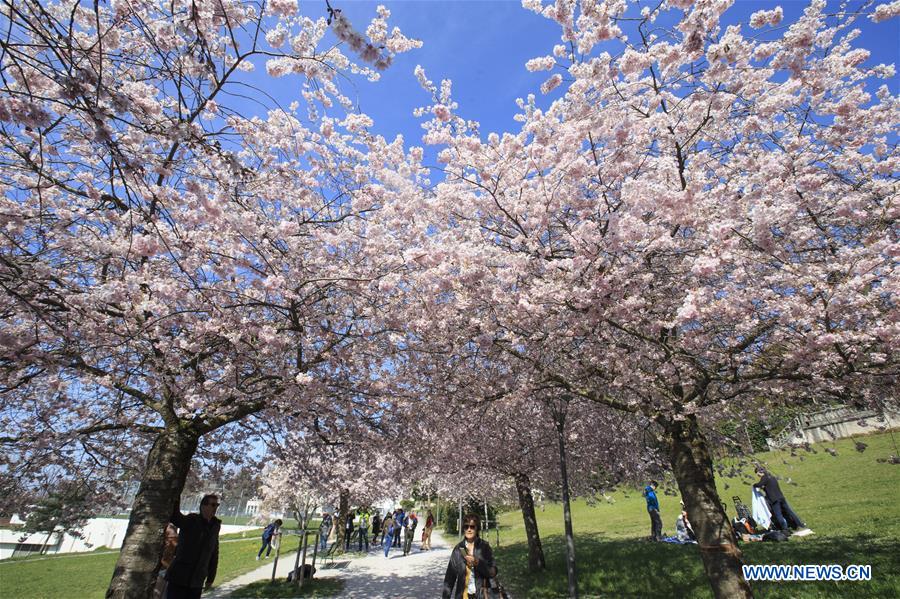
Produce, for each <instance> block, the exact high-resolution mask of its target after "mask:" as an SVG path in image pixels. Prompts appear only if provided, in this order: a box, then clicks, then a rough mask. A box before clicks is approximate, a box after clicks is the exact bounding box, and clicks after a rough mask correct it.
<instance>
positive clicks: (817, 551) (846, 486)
mask: <svg viewBox="0 0 900 599" xmlns="http://www.w3.org/2000/svg"><path fill="white" fill-rule="evenodd" d="M895 437H897V440H898V442H900V434H898V433H895ZM861 440H863V441H864V442H865V443H867V444H868V445H869V447H868V449H867V450H866V451H865V452H864V453H858V452H856V451H855V450H854V449H853V442H852V441H850V440H841V441H837V442H836V443H827V444H821V445H818V446H814V449H815V450H816V453H806V452H803V451H801V452H798V455H797V456H796V457H791V456H790V455H789V454H787V453H784V452H775V453H764V454H759V455H758V456H757V457H758V458H759V459H760V460H761V461H764V462H765V463H767V464H768V465H769V467H770V468H771V470H772V471H773V472H774V473H775V474H776V475H778V476H780V477H782V478H783V479H784V478H786V477H790V478H791V480H792V481H793V482H794V483H796V484H790V483H788V484H785V483H784V482H782V489H783V490H784V492H785V495H786V496H787V498H788V500H789V501H790V502H791V505H792V507H794V509H795V511H796V512H797V513H798V514H799V515H800V517H802V518H803V519H804V520H805V521H806V523H807V524H808V525H809V526H810V527H811V528H812V529H813V530H814V531H816V535H814V536H812V537H807V538H804V539H794V540H792V541H789V542H787V543H780V544H778V543H750V544H744V552H745V561H746V563H753V564H827V563H838V564H843V565H848V564H872V565H873V576H872V577H873V580H872V582H870V583H859V582H840V583H834V582H832V583H756V584H755V585H754V589H755V591H756V594H757V596H760V597H847V596H851V597H893V596H900V501H898V497H897V495H898V491H900V466H897V465H891V464H886V463H878V462H876V458H885V457H887V456H889V455H890V454H892V453H895V450H894V446H893V443H892V441H891V437H890V435H889V434H876V435H871V436H867V437H864V438H861ZM825 447H833V448H835V449H836V450H837V453H838V457H832V456H831V455H829V454H828V453H825V452H824V451H823V449H824V448H825ZM785 462H786V463H785ZM746 474H747V473H745V476H746ZM752 480H755V478H749V477H746V478H744V481H748V482H742V481H741V479H740V478H731V479H724V480H720V481H719V493H720V495H721V497H722V498H723V499H724V500H725V501H726V503H727V504H728V510H729V514H730V515H733V514H734V510H733V508H732V502H731V496H732V495H738V494H739V495H741V497H742V498H743V500H744V501H745V502H749V499H750V497H749V495H750V490H749V484H748V483H749V481H752ZM613 498H614V500H615V503H606V502H603V503H601V504H598V505H596V506H593V507H591V506H589V505H587V504H586V503H584V502H582V501H579V502H575V504H574V505H573V525H574V529H575V534H576V556H577V559H578V567H579V582H580V590H581V592H582V594H584V595H604V596H606V595H609V596H613V595H614V596H629V595H630V596H649V595H658V594H659V593H660V592H666V593H669V594H671V595H674V596H683V595H692V596H698V597H709V596H711V593H710V591H709V587H708V585H707V582H706V579H705V577H704V575H703V570H702V566H701V562H700V558H699V553H698V551H697V548H696V547H694V546H677V545H667V544H652V543H647V542H643V541H642V540H641V539H642V538H643V537H646V536H647V535H648V534H649V529H650V522H649V518H648V516H647V512H646V509H645V504H644V500H643V498H642V497H641V495H640V491H630V492H618V493H615V494H614V495H613ZM678 499H679V498H678V497H677V496H667V495H663V494H660V504H661V511H662V516H663V523H664V529H665V530H666V531H667V533H668V534H673V531H674V527H675V526H674V522H675V518H676V517H677V516H678V510H679V507H678ZM537 515H538V522H539V526H540V531H541V537H542V540H543V541H544V552H545V555H546V557H547V562H548V572H546V573H544V574H541V575H533V574H532V573H530V572H528V571H527V547H526V545H525V532H524V525H523V524H522V517H521V513H520V512H517V511H516V512H510V513H507V514H504V515H503V516H502V517H501V524H502V525H503V527H504V528H503V529H502V532H501V538H500V540H501V544H502V546H501V547H500V548H499V550H498V551H497V558H498V564H499V566H500V568H501V578H502V579H503V581H504V584H505V585H506V586H508V587H509V588H510V590H512V591H516V595H518V596H523V597H524V596H527V597H557V596H564V594H565V589H566V574H565V562H564V558H565V553H564V552H565V549H564V545H563V537H562V534H563V521H562V507H561V506H560V505H558V504H548V505H546V507H545V510H544V511H540V510H538V514H537ZM490 540H491V541H493V535H491V539H490Z"/></svg>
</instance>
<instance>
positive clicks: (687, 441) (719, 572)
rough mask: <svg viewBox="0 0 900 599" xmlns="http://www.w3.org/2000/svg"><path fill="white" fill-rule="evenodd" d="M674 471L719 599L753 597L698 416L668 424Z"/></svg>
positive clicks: (711, 583) (701, 553)
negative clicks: (745, 578) (717, 484)
mask: <svg viewBox="0 0 900 599" xmlns="http://www.w3.org/2000/svg"><path fill="white" fill-rule="evenodd" d="M666 431H667V433H668V435H669V443H670V452H671V460H672V470H673V471H674V473H675V480H676V481H678V488H679V489H680V490H681V496H682V498H683V500H684V504H685V508H686V509H687V512H688V518H689V519H690V521H691V525H692V526H693V528H694V532H695V533H696V535H697V542H698V543H699V544H700V557H701V558H702V559H703V568H704V570H706V577H707V578H708V579H709V584H710V586H711V587H712V590H713V593H715V596H716V597H717V599H726V598H727V599H733V598H739V597H752V596H753V593H752V591H751V590H750V585H749V584H747V581H746V580H744V575H743V571H742V568H741V566H742V565H743V562H742V554H741V550H740V549H738V547H737V544H736V543H735V541H734V536H733V534H732V531H731V524H730V522H729V521H728V516H727V515H726V514H725V511H724V510H723V509H722V502H721V501H720V499H719V493H718V492H717V491H716V481H715V478H714V476H713V465H712V458H711V457H710V454H709V448H708V446H707V444H706V438H705V437H704V436H703V433H702V432H701V431H700V427H699V425H698V423H697V418H696V417H695V416H688V417H687V418H686V419H685V420H676V421H670V422H667V423H666Z"/></svg>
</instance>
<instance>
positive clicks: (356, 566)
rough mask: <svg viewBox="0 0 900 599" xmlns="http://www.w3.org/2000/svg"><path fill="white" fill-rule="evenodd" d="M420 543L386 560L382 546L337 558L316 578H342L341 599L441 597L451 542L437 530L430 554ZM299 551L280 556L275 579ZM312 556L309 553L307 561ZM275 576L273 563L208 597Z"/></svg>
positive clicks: (320, 567) (225, 594) (396, 551)
mask: <svg viewBox="0 0 900 599" xmlns="http://www.w3.org/2000/svg"><path fill="white" fill-rule="evenodd" d="M418 545H419V544H418V543H414V548H413V550H412V552H411V553H410V554H409V555H407V556H405V557H404V555H403V551H402V550H400V549H398V548H392V549H391V552H390V554H389V556H388V557H387V558H386V557H384V552H383V550H382V549H381V547H379V546H376V547H373V548H370V550H369V553H368V554H366V555H365V556H359V557H353V558H352V559H346V558H343V559H342V558H338V559H337V560H335V562H334V564H327V565H326V564H324V563H323V562H317V563H316V578H326V577H327V578H341V579H343V580H344V590H343V592H341V593H340V595H338V596H339V597H348V598H356V599H359V598H363V597H365V598H367V599H380V598H382V597H384V598H390V599H424V598H428V597H440V596H441V585H442V584H443V582H444V572H445V571H446V570H447V562H448V561H449V560H450V549H451V548H452V545H451V544H450V543H448V541H447V540H446V539H444V537H442V536H441V535H440V533H439V532H438V531H434V532H433V533H432V536H431V546H432V550H431V551H419V549H418ZM295 556H296V552H291V553H287V554H284V555H281V556H280V557H279V558H278V569H277V571H276V578H280V579H284V578H286V577H287V575H288V573H289V572H290V571H291V570H292V569H293V567H294V559H295ZM310 559H311V554H307V561H309V560H310ZM271 577H272V562H271V560H270V561H268V562H266V563H265V564H264V565H261V566H260V567H259V568H257V569H256V570H253V571H251V572H248V573H246V574H242V575H241V576H238V577H237V578H235V579H234V580H230V581H228V582H226V583H224V584H222V585H221V586H219V587H216V588H215V589H213V591H212V592H210V593H208V594H205V595H204V596H205V597H210V598H212V597H214V598H217V599H221V598H224V597H228V596H229V595H230V593H231V592H232V591H234V590H236V589H238V588H240V587H242V586H245V585H248V584H250V583H252V582H256V581H258V580H269V579H270V578H271Z"/></svg>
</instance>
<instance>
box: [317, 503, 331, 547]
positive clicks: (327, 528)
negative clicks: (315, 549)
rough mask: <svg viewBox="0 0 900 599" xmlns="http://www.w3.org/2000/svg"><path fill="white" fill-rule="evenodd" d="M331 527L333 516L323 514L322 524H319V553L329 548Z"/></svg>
mask: <svg viewBox="0 0 900 599" xmlns="http://www.w3.org/2000/svg"><path fill="white" fill-rule="evenodd" d="M331 526H332V519H331V514H329V513H328V512H324V513H323V514H322V523H321V524H319V551H325V549H326V547H327V546H328V535H330V534H331Z"/></svg>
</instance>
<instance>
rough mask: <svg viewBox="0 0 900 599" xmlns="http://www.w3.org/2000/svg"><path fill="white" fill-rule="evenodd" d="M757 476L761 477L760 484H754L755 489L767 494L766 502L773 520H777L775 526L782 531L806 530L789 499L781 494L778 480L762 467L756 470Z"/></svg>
mask: <svg viewBox="0 0 900 599" xmlns="http://www.w3.org/2000/svg"><path fill="white" fill-rule="evenodd" d="M756 474H757V475H759V482H758V483H754V485H753V487H754V488H756V489H760V490H761V491H763V492H764V493H765V494H766V501H768V502H769V510H770V511H771V512H772V518H773V519H774V520H775V524H776V525H777V526H778V528H779V529H781V530H787V529H788V528H805V527H806V525H805V524H803V522H802V521H801V520H800V517H799V516H797V514H795V513H794V510H792V509H791V506H789V505H788V502H787V499H785V497H784V493H782V492H781V487H780V486H779V484H778V479H776V478H775V477H774V476H772V474H771V473H769V472H766V469H765V468H763V467H762V466H760V467H758V468H757V469H756ZM787 518H790V520H791V523H790V526H789V525H788V520H787Z"/></svg>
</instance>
